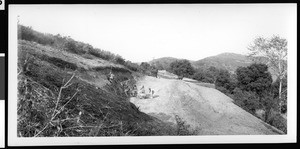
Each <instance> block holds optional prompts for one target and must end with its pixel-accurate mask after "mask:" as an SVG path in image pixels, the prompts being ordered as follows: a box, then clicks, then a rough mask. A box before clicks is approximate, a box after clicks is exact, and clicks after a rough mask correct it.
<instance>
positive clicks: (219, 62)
mask: <svg viewBox="0 0 300 149" xmlns="http://www.w3.org/2000/svg"><path fill="white" fill-rule="evenodd" d="M251 63H252V61H251V60H250V59H249V58H247V57H246V56H245V55H241V54H235V53H222V54H219V55H216V56H211V57H207V58H204V59H201V60H198V61H196V62H193V63H192V65H193V66H194V67H195V68H200V69H201V68H203V69H206V68H209V67H210V66H214V67H216V68H219V69H226V70H228V71H230V72H234V71H235V70H236V69H237V68H238V67H240V66H242V67H245V66H248V65H250V64H251Z"/></svg>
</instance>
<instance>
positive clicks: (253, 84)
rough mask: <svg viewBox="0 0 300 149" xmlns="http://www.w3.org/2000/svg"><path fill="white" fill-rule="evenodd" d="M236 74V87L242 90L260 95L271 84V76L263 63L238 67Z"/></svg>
mask: <svg viewBox="0 0 300 149" xmlns="http://www.w3.org/2000/svg"><path fill="white" fill-rule="evenodd" d="M236 75H237V87H239V88H240V89H241V90H244V91H252V92H255V93H257V94H258V95H260V96H262V94H263V92H264V91H267V90H269V89H270V88H271V85H272V76H271V74H270V72H268V66H267V65H265V64H257V63H254V64H252V65H250V66H248V67H239V68H238V69H237V70H236Z"/></svg>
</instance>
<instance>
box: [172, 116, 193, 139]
mask: <svg viewBox="0 0 300 149" xmlns="http://www.w3.org/2000/svg"><path fill="white" fill-rule="evenodd" d="M175 120H176V126H177V128H176V130H177V131H176V134H177V135H183V136H184V135H197V134H198V133H199V130H196V129H195V130H194V129H191V128H190V125H188V124H186V122H185V121H183V120H182V119H181V118H180V117H179V116H178V115H175Z"/></svg>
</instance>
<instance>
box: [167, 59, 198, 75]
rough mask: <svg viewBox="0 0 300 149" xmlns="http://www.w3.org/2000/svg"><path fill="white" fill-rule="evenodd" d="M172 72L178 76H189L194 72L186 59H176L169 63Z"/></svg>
mask: <svg viewBox="0 0 300 149" xmlns="http://www.w3.org/2000/svg"><path fill="white" fill-rule="evenodd" d="M170 68H171V70H172V72H173V73H175V74H176V75H178V76H184V77H190V76H192V75H193V74H194V73H195V70H194V68H193V67H192V65H191V63H190V62H189V61H188V60H177V61H174V62H172V63H171V64H170Z"/></svg>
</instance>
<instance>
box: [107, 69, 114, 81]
mask: <svg viewBox="0 0 300 149" xmlns="http://www.w3.org/2000/svg"><path fill="white" fill-rule="evenodd" d="M114 77H115V75H114V74H113V73H112V72H111V71H110V72H109V74H108V80H109V82H110V83H112V80H113V79H114Z"/></svg>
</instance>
